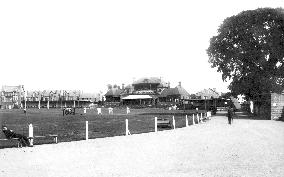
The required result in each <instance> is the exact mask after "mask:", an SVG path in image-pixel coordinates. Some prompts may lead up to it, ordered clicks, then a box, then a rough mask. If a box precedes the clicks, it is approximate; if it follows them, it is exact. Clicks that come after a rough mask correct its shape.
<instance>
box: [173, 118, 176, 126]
mask: <svg viewBox="0 0 284 177" xmlns="http://www.w3.org/2000/svg"><path fill="white" fill-rule="evenodd" d="M173 126H174V129H176V121H175V116H173Z"/></svg>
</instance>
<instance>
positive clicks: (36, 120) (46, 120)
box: [0, 108, 204, 148]
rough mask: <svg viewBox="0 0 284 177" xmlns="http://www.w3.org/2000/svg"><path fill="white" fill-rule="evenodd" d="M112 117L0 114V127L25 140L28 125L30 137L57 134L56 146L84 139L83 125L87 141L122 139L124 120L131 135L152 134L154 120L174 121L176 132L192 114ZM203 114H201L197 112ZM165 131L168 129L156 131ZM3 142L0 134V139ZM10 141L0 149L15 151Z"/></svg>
mask: <svg viewBox="0 0 284 177" xmlns="http://www.w3.org/2000/svg"><path fill="white" fill-rule="evenodd" d="M113 112H114V114H113V115H109V114H108V110H107V109H106V108H102V115H97V110H96V109H88V110H87V113H86V114H84V113H83V109H76V114H75V115H67V116H63V115H62V110H61V109H49V110H48V109H40V110H39V109H28V110H27V114H24V112H23V110H20V109H12V110H0V124H1V126H2V125H3V124H5V125H7V126H8V128H9V129H12V130H14V131H15V132H16V133H21V134H24V135H26V136H28V124H30V123H32V124H33V127H34V136H38V135H43V136H44V135H47V134H57V135H58V141H59V142H66V141H77V140H83V139H85V122H86V121H88V122H89V139H94V138H103V137H111V136H122V135H125V119H128V124H129V130H130V132H131V134H138V133H147V132H153V131H155V127H154V126H155V123H154V122H155V117H165V118H169V119H170V120H172V117H173V116H174V117H175V121H176V128H182V127H185V115H188V121H189V124H190V125H191V124H192V114H193V113H195V110H186V111H183V110H171V111H170V110H165V109H156V108H145V109H131V112H130V114H126V109H121V108H115V109H114V110H113ZM200 112H203V113H204V111H200ZM161 130H168V129H159V131H161ZM3 138H5V136H4V134H3V133H2V131H1V133H0V139H3ZM47 143H52V138H47V137H46V138H35V140H34V144H35V145H39V144H47ZM15 146H16V143H15V142H13V141H0V148H6V147H15Z"/></svg>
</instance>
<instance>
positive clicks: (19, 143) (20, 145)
mask: <svg viewBox="0 0 284 177" xmlns="http://www.w3.org/2000/svg"><path fill="white" fill-rule="evenodd" d="M8 140H17V145H18V148H19V147H23V145H22V144H21V142H20V141H19V138H11V139H6V138H5V139H0V141H8Z"/></svg>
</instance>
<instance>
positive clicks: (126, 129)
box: [125, 119, 129, 136]
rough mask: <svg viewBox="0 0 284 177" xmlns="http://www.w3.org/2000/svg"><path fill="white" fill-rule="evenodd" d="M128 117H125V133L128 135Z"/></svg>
mask: <svg viewBox="0 0 284 177" xmlns="http://www.w3.org/2000/svg"><path fill="white" fill-rule="evenodd" d="M128 132H129V130H128V119H125V135H126V136H127V135H128Z"/></svg>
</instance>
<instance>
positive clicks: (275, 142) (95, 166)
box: [0, 115, 284, 177]
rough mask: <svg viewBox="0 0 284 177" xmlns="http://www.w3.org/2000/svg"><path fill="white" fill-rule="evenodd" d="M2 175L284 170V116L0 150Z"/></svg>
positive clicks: (218, 120)
mask: <svg viewBox="0 0 284 177" xmlns="http://www.w3.org/2000/svg"><path fill="white" fill-rule="evenodd" d="M0 166H1V168H0V176H1V177H6V176H7V177H11V176H13V177H17V176H21V177H25V176H27V177H39V176H40V177H56V176H64V177H69V176H74V177H78V176H86V177H87V176H88V177H90V176H107V177H109V176H129V177H133V176H145V177H146V176H147V177H149V176H155V177H156V176H158V177H159V176H160V177H167V176H175V177H183V176H210V177H211V176H220V177H221V176H222V177H223V176H230V177H231V176H232V177H233V176H257V177H259V176H279V177H283V176H284V122H277V121H270V120H247V119H235V120H234V122H233V124H232V125H228V124H227V120H226V117H224V116H222V115H219V116H215V117H213V118H212V120H210V121H208V122H206V123H203V124H199V125H194V126H190V127H187V128H180V129H176V130H168V131H162V132H158V133H146V134H139V135H131V136H127V137H126V136H120V137H111V138H103V139H94V140H89V141H77V142H69V143H68V142H66V143H59V144H50V145H40V146H35V147H32V148H11V149H1V150H0Z"/></svg>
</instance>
